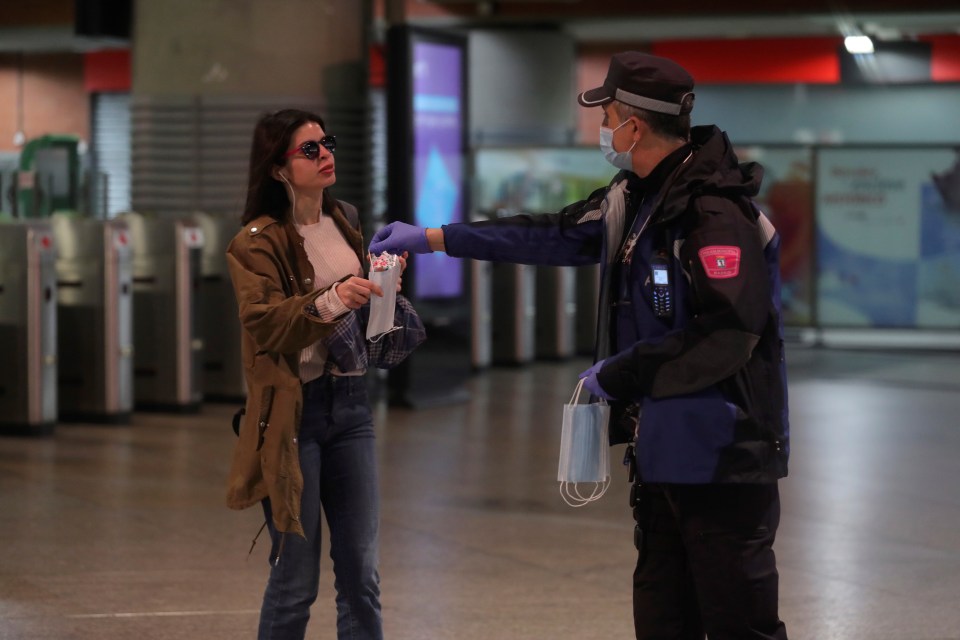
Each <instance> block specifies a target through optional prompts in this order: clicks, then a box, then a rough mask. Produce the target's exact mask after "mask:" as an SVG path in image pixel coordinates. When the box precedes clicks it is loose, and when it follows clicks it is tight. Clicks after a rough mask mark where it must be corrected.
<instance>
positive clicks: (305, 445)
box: [258, 376, 383, 640]
mask: <svg viewBox="0 0 960 640" xmlns="http://www.w3.org/2000/svg"><path fill="white" fill-rule="evenodd" d="M303 396H304V397H303V400H304V402H303V418H302V420H301V423H300V433H299V435H298V441H299V442H298V444H299V450H300V471H301V472H302V473H303V494H302V497H301V504H300V523H301V524H302V525H303V529H304V532H305V533H306V539H303V538H301V537H300V536H299V535H297V534H293V533H289V534H278V532H277V531H276V530H275V529H274V528H273V519H272V518H271V517H270V504H269V500H265V501H264V512H265V514H266V516H267V523H268V525H269V530H270V537H271V540H272V543H273V548H272V549H271V551H270V561H271V565H272V568H271V570H270V579H269V580H268V582H267V589H266V592H265V593H264V595H263V607H262V608H261V611H260V631H259V635H258V638H259V639H260V640H267V639H270V640H288V639H293V638H296V639H301V638H303V637H304V634H305V633H306V628H307V620H309V618H310V605H312V604H313V602H314V601H315V600H316V599H317V592H318V589H319V580H320V531H321V529H320V511H321V508H322V509H323V512H324V513H325V514H326V518H327V525H328V527H329V528H330V557H331V558H332V559H333V573H334V586H335V588H336V590H337V638H339V639H340V640H347V639H349V640H354V639H357V640H359V639H363V640H368V639H369V640H374V639H376V640H379V639H381V638H383V630H382V625H381V617H380V576H379V574H378V573H377V565H378V562H379V524H380V515H379V514H380V490H379V486H378V479H377V467H376V455H375V449H374V430H373V420H372V417H371V414H370V404H369V401H368V400H367V387H366V380H365V379H364V377H363V376H359V377H336V376H323V377H321V378H319V379H317V380H314V381H311V382H309V383H307V384H305V385H304V386H303ZM281 536H282V537H283V538H284V539H283V541H282V544H281ZM278 553H279V559H277V554H278Z"/></svg>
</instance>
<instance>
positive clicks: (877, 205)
mask: <svg viewBox="0 0 960 640" xmlns="http://www.w3.org/2000/svg"><path fill="white" fill-rule="evenodd" d="M958 172H960V168H958V154H957V152H956V151H954V150H952V149H947V148H943V149H933V148H931V149H893V148H887V149H877V148H866V149H824V150H822V151H821V152H820V154H819V157H818V162H817V222H818V234H817V257H818V263H819V278H818V281H817V287H818V298H817V304H818V316H819V322H820V324H821V325H823V326H846V327H858V326H859V327H891V328H912V327H918V328H956V327H960V191H957V189H958V188H960V183H958V181H957V178H958V175H957V174H958Z"/></svg>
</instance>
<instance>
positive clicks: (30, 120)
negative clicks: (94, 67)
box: [0, 53, 90, 152]
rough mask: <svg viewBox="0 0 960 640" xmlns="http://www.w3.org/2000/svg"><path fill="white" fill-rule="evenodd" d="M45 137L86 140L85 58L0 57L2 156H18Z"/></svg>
mask: <svg viewBox="0 0 960 640" xmlns="http://www.w3.org/2000/svg"><path fill="white" fill-rule="evenodd" d="M21 129H22V131H23V133H24V135H25V137H26V139H27V140H29V139H31V138H36V137H38V136H42V135H44V134H47V133H66V134H73V135H77V136H80V137H81V138H83V139H87V138H89V135H90V101H89V99H88V97H87V93H86V91H85V90H84V87H83V56H82V55H81V54H75V53H50V54H41V53H28V54H22V55H21V54H13V53H2V54H0V152H19V147H18V146H17V145H15V144H14V134H16V132H17V131H20V130H21Z"/></svg>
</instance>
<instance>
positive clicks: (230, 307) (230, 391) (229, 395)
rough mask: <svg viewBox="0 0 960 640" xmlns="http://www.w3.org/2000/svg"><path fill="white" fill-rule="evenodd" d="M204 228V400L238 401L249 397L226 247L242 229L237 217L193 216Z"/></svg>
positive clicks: (200, 308)
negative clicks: (246, 396) (244, 377)
mask: <svg viewBox="0 0 960 640" xmlns="http://www.w3.org/2000/svg"><path fill="white" fill-rule="evenodd" d="M194 218H195V219H196V221H197V224H199V225H200V228H201V229H203V240H204V242H203V260H202V262H201V266H200V272H201V273H200V295H199V296H198V299H197V304H198V305H199V306H198V310H197V314H198V321H199V327H200V336H201V338H202V339H203V358H202V367H201V368H202V374H201V376H202V379H201V385H200V386H201V388H202V389H203V397H204V398H205V399H208V400H227V401H236V400H238V399H240V398H243V397H244V396H245V395H246V384H245V383H244V379H243V360H242V359H241V357H240V319H239V311H238V309H237V298H236V296H235V295H234V293H233V283H232V282H231V280H230V273H229V271H228V270H227V257H226V251H227V245H228V244H230V240H231V239H233V236H234V235H236V233H237V231H239V230H240V220H239V218H238V217H237V216H230V217H226V216H215V215H211V214H208V213H198V214H196V215H195V216H194Z"/></svg>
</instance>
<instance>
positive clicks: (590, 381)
mask: <svg viewBox="0 0 960 640" xmlns="http://www.w3.org/2000/svg"><path fill="white" fill-rule="evenodd" d="M601 367H603V360H600V361H599V362H597V363H595V364H594V365H593V366H592V367H590V368H589V369H587V370H586V371H584V372H583V373H581V374H580V376H579V377H580V379H581V380H583V388H584V389H586V390H587V391H589V392H590V393H592V394H593V395H595V396H597V397H598V398H603V399H604V400H613V396H611V395H610V394H609V393H607V392H606V391H604V390H603V387H601V386H600V381H599V380H597V372H598V371H600V369H601Z"/></svg>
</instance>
